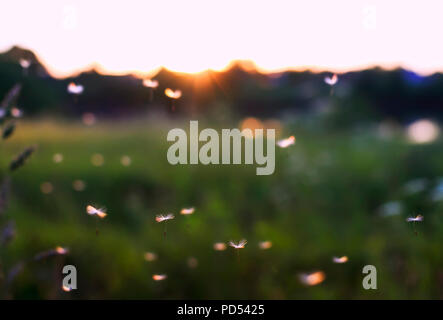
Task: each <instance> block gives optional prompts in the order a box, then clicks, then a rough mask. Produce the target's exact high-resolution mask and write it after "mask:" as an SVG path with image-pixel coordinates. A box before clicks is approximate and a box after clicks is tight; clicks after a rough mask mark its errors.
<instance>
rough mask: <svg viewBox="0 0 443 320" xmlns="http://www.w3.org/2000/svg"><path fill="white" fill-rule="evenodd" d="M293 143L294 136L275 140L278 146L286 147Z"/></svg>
mask: <svg viewBox="0 0 443 320" xmlns="http://www.w3.org/2000/svg"><path fill="white" fill-rule="evenodd" d="M293 144H295V137H294V136H290V137H289V138H287V139H283V140H279V141H277V145H278V146H279V147H280V148H287V147H289V146H291V145H293Z"/></svg>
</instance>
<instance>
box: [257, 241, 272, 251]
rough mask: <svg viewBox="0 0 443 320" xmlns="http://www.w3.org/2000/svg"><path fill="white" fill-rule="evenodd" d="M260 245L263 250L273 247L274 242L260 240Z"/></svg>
mask: <svg viewBox="0 0 443 320" xmlns="http://www.w3.org/2000/svg"><path fill="white" fill-rule="evenodd" d="M258 247H259V248H260V249H262V250H267V249H270V248H271V247H272V242H271V241H262V242H259V244H258Z"/></svg>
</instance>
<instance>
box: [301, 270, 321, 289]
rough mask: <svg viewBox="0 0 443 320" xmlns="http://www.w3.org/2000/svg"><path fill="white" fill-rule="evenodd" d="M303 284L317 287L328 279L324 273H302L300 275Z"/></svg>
mask: <svg viewBox="0 0 443 320" xmlns="http://www.w3.org/2000/svg"><path fill="white" fill-rule="evenodd" d="M299 279H300V281H301V283H303V284H304V285H307V286H315V285H318V284H320V283H322V282H323V281H324V280H325V279H326V275H325V273H324V272H323V271H316V272H313V273H302V274H300V275H299Z"/></svg>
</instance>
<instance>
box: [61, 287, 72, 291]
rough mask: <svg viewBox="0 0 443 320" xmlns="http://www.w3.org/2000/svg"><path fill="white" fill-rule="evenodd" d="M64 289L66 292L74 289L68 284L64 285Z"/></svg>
mask: <svg viewBox="0 0 443 320" xmlns="http://www.w3.org/2000/svg"><path fill="white" fill-rule="evenodd" d="M62 290H63V291H65V292H70V291H72V288H71V287H67V286H62Z"/></svg>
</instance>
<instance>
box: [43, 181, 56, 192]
mask: <svg viewBox="0 0 443 320" xmlns="http://www.w3.org/2000/svg"><path fill="white" fill-rule="evenodd" d="M40 191H41V192H42V193H43V194H51V193H52V191H54V187H53V185H52V183H51V182H43V183H42V184H41V185H40Z"/></svg>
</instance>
